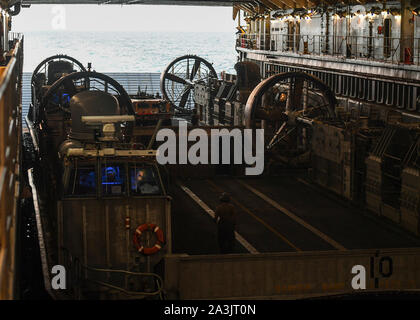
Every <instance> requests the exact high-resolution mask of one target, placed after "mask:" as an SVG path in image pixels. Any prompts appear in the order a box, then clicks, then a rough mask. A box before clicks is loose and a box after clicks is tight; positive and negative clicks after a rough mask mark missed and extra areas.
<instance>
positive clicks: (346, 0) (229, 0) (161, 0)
mask: <svg viewBox="0 0 420 320" xmlns="http://www.w3.org/2000/svg"><path fill="white" fill-rule="evenodd" d="M19 1H22V3H24V4H28V5H29V4H119V5H134V4H137V5H141V4H148V5H193V6H235V7H236V8H238V9H242V10H244V11H249V12H254V13H257V12H259V11H266V10H279V9H294V8H306V9H308V8H315V7H318V6H320V5H337V4H338V5H340V4H342V5H347V4H364V3H368V2H376V3H383V2H386V0H338V1H337V0H254V1H250V0H9V1H7V2H9V3H16V2H19ZM407 2H419V0H411V1H410V0H407Z"/></svg>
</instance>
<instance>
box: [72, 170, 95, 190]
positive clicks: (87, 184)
mask: <svg viewBox="0 0 420 320" xmlns="http://www.w3.org/2000/svg"><path fill="white" fill-rule="evenodd" d="M66 194H67V195H78V196H89V195H96V173H95V166H82V167H75V168H74V169H73V170H72V171H71V173H70V180H69V184H68V185H67V190H66Z"/></svg>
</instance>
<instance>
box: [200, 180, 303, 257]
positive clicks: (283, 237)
mask: <svg viewBox="0 0 420 320" xmlns="http://www.w3.org/2000/svg"><path fill="white" fill-rule="evenodd" d="M206 181H207V183H209V184H211V185H212V186H213V187H214V188H215V189H216V190H217V191H218V192H223V190H222V189H220V188H219V187H218V186H217V185H216V184H215V183H214V182H213V181H210V180H206ZM231 199H232V201H233V202H234V203H235V204H236V205H237V206H238V207H240V208H241V209H242V210H243V211H245V212H246V213H248V214H249V215H251V216H252V217H253V218H254V219H256V220H257V221H258V222H260V223H261V224H262V225H264V226H265V227H266V228H267V229H268V230H270V231H271V232H272V233H274V234H275V235H276V236H277V237H279V238H280V239H281V240H283V241H284V242H286V243H287V244H288V245H289V246H291V247H292V248H293V249H295V250H296V251H302V250H301V249H300V248H298V247H297V246H295V245H294V244H293V243H292V242H290V241H289V240H288V239H287V238H286V237H285V236H283V235H282V234H281V233H280V232H278V231H277V230H276V229H274V228H273V227H272V226H270V225H269V224H268V223H267V222H265V221H264V220H263V219H261V218H260V217H258V216H257V215H255V214H254V213H252V212H251V211H250V210H249V209H248V208H246V207H245V206H244V205H243V204H242V203H240V202H239V201H237V200H236V199H235V198H233V197H232V196H231Z"/></svg>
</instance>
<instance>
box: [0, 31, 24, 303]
mask: <svg viewBox="0 0 420 320" xmlns="http://www.w3.org/2000/svg"><path fill="white" fill-rule="evenodd" d="M22 65H23V38H21V37H20V36H18V37H17V38H16V42H15V47H14V49H13V50H12V51H11V53H10V61H9V63H8V64H7V66H5V67H0V300H1V299H12V298H13V297H14V294H15V293H14V283H15V271H16V262H15V250H16V248H15V246H16V222H17V221H16V220H17V210H18V198H19V188H20V186H19V174H20V157H21V155H20V145H21V120H20V119H21V118H20V115H21V104H20V95H21V76H22Z"/></svg>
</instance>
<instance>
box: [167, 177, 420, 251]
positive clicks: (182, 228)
mask: <svg viewBox="0 0 420 320" xmlns="http://www.w3.org/2000/svg"><path fill="white" fill-rule="evenodd" d="M180 185H183V186H185V187H187V188H188V189H189V190H191V191H192V193H194V194H195V195H196V196H197V197H198V198H199V199H200V200H201V201H202V202H203V203H205V204H206V205H207V206H208V207H209V208H210V209H212V210H213V211H214V210H215V209H216V206H217V205H218V203H219V200H218V198H219V196H220V194H221V193H222V192H228V193H229V194H230V195H231V197H232V203H233V204H234V205H235V207H236V208H237V213H238V219H237V221H238V223H237V227H236V230H237V232H238V233H239V235H240V236H242V238H243V239H245V240H246V242H248V243H249V244H250V245H251V246H252V247H254V248H255V249H256V250H257V251H258V252H259V253H264V252H292V251H324V250H351V249H382V248H409V247H420V238H417V237H415V236H414V235H411V234H409V233H408V232H407V231H405V230H403V229H401V228H399V227H398V226H396V225H394V224H393V223H392V222H391V221H388V220H387V219H386V218H383V217H377V216H374V215H373V214H372V213H370V212H366V211H365V210H362V209H358V208H354V207H351V206H350V205H348V204H346V203H345V202H343V201H339V200H335V199H332V198H331V197H330V196H327V195H326V194H325V193H323V192H321V191H320V190H319V189H317V188H314V187H311V186H310V185H308V184H306V183H303V182H302V181H299V180H297V179H295V178H293V177H270V178H256V179H233V178H215V179H212V180H186V181H180ZM172 195H173V197H174V201H173V210H172V221H173V244H174V245H173V249H174V252H175V253H187V254H214V253H218V246H217V228H216V224H215V222H214V220H213V219H212V218H211V216H210V215H209V214H208V213H206V212H205V211H204V210H203V208H202V207H200V205H199V204H197V203H196V202H195V201H194V200H193V199H192V198H191V197H190V196H189V195H188V194H187V193H185V192H184V191H183V190H182V189H181V188H179V187H178V188H175V190H173V193H172ZM235 251H236V253H245V252H249V250H247V249H246V248H245V247H244V246H243V245H242V244H241V243H239V242H238V241H237V243H236V248H235Z"/></svg>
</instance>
